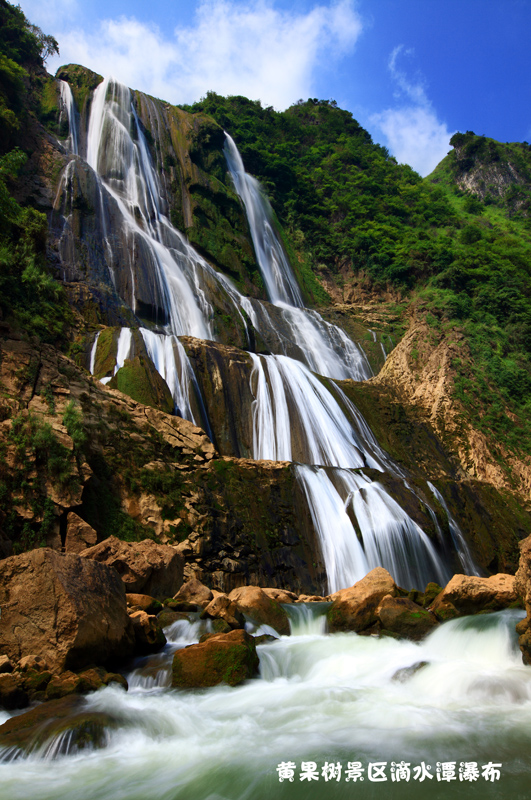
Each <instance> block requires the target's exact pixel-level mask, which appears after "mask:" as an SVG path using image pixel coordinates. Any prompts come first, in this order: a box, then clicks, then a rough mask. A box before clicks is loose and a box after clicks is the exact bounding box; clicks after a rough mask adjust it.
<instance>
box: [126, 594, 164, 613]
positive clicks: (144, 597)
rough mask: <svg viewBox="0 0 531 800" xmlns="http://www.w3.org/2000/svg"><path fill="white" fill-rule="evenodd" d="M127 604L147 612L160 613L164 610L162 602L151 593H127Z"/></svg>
mask: <svg viewBox="0 0 531 800" xmlns="http://www.w3.org/2000/svg"><path fill="white" fill-rule="evenodd" d="M125 599H126V600H127V605H128V606H129V608H131V609H132V610H134V611H145V612H146V614H158V613H159V611H162V607H163V606H162V603H160V602H159V601H158V600H155V598H154V597H150V595H149V594H126V596H125Z"/></svg>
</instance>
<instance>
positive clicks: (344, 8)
mask: <svg viewBox="0 0 531 800" xmlns="http://www.w3.org/2000/svg"><path fill="white" fill-rule="evenodd" d="M54 2H57V3H59V2H66V3H68V2H75V0H54ZM28 15H29V14H28ZM361 28H362V25H361V21H360V18H359V16H358V14H357V13H356V11H355V9H354V7H353V3H352V0H340V1H339V2H337V3H335V4H333V5H329V6H325V5H316V6H314V7H313V8H312V9H311V10H310V11H308V12H306V13H297V12H295V11H282V10H278V9H276V8H275V7H274V6H273V5H272V3H271V2H268V0H255V2H254V3H252V4H250V5H247V6H243V5H241V4H240V3H238V2H234V0H203V2H201V4H200V5H199V6H198V9H197V11H196V15H195V20H194V24H193V25H191V26H188V27H178V28H176V29H175V31H174V32H173V35H171V34H168V33H166V32H162V31H161V30H160V28H159V27H157V26H156V25H146V24H144V23H141V22H139V21H138V20H136V19H135V18H133V17H131V18H126V17H121V18H119V19H108V20H105V21H103V22H101V23H100V24H99V27H98V28H97V29H96V30H94V31H86V30H81V29H66V30H63V31H62V32H61V31H58V30H57V31H55V30H52V31H51V32H52V33H53V35H54V36H56V38H58V40H59V45H60V48H61V56H60V58H59V59H53V60H50V62H49V65H48V68H49V69H50V70H51V69H52V68H56V67H57V66H59V65H60V64H65V63H69V62H74V63H80V64H83V65H85V66H87V67H90V68H91V69H94V70H95V71H97V72H99V73H101V74H103V75H113V76H114V77H116V78H118V79H119V80H121V81H123V82H124V83H126V84H127V85H129V86H132V87H134V88H137V89H141V90H143V91H146V92H148V93H149V94H153V95H155V96H157V97H162V98H164V99H165V100H168V101H170V102H174V103H183V102H193V101H194V100H198V99H199V98H200V97H201V96H203V95H204V94H205V93H206V92H207V91H208V90H214V91H216V92H218V93H220V94H242V95H244V96H246V97H249V98H251V99H260V100H261V101H262V102H263V103H264V104H266V105H273V106H275V107H276V108H285V107H286V106H288V105H290V104H291V103H293V102H295V101H296V100H297V99H298V98H299V97H308V96H310V95H311V94H312V89H313V81H314V76H315V74H316V70H317V68H318V67H319V66H320V65H321V63H322V62H323V61H324V59H325V57H326V59H327V61H330V59H331V58H336V57H338V56H341V55H343V54H344V53H345V52H347V51H349V50H351V49H352V48H353V46H354V44H355V43H356V40H357V38H358V36H359V34H360V33H361ZM331 53H333V56H331V55H330V54H331Z"/></svg>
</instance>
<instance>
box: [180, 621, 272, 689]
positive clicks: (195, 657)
mask: <svg viewBox="0 0 531 800" xmlns="http://www.w3.org/2000/svg"><path fill="white" fill-rule="evenodd" d="M257 672H258V656H257V654H256V645H255V642H254V639H253V637H252V636H250V635H249V634H248V633H246V631H244V630H234V631H231V632H230V633H220V634H217V635H215V636H211V637H210V638H209V639H207V641H206V642H202V643H201V644H193V645H191V646H190V647H185V648H184V649H183V650H178V651H177V652H176V653H175V655H174V657H173V668H172V686H173V687H174V688H180V689H202V688H206V687H207V686H217V684H219V683H228V684H229V686H237V685H238V684H239V683H242V682H243V681H244V680H247V679H248V678H252V677H253V675H255V674H256V673H257Z"/></svg>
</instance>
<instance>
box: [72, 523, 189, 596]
mask: <svg viewBox="0 0 531 800" xmlns="http://www.w3.org/2000/svg"><path fill="white" fill-rule="evenodd" d="M81 556H82V558H84V559H87V560H88V559H90V560H94V561H98V562H100V563H101V564H106V565H107V566H108V567H113V569H115V570H116V572H117V573H118V574H119V575H120V577H121V579H122V581H123V582H124V585H125V587H126V590H127V592H128V593H138V594H148V595H151V596H152V597H155V598H157V599H164V598H165V597H171V596H172V595H173V594H174V593H175V592H176V591H177V590H178V589H179V587H180V586H181V584H182V581H183V558H182V556H181V554H180V553H178V552H177V550H176V549H175V548H174V547H170V546H168V545H163V544H156V543H155V542H153V541H152V540H150V539H146V540H145V541H143V542H135V543H134V544H133V543H130V542H123V541H121V540H120V539H117V538H116V537H115V536H110V537H109V538H108V539H105V541H103V542H100V544H97V545H96V546H95V547H91V548H89V549H88V550H85V551H83V553H82V554H81Z"/></svg>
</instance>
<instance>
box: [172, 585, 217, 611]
mask: <svg viewBox="0 0 531 800" xmlns="http://www.w3.org/2000/svg"><path fill="white" fill-rule="evenodd" d="M213 597H214V595H213V594H212V592H211V591H210V589H209V588H208V586H205V585H204V584H203V583H201V581H198V580H197V578H191V580H189V581H186V583H183V585H182V586H181V588H180V589H179V591H178V592H177V594H176V595H175V596H174V598H173V599H174V600H176V601H177V603H188V604H190V605H196V606H201V608H206V606H207V605H208V604H209V603H210V601H211V600H212V598H213ZM173 607H174V608H175V610H176V611H177V610H178V611H186V609H185V608H176V607H175V606H173Z"/></svg>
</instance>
